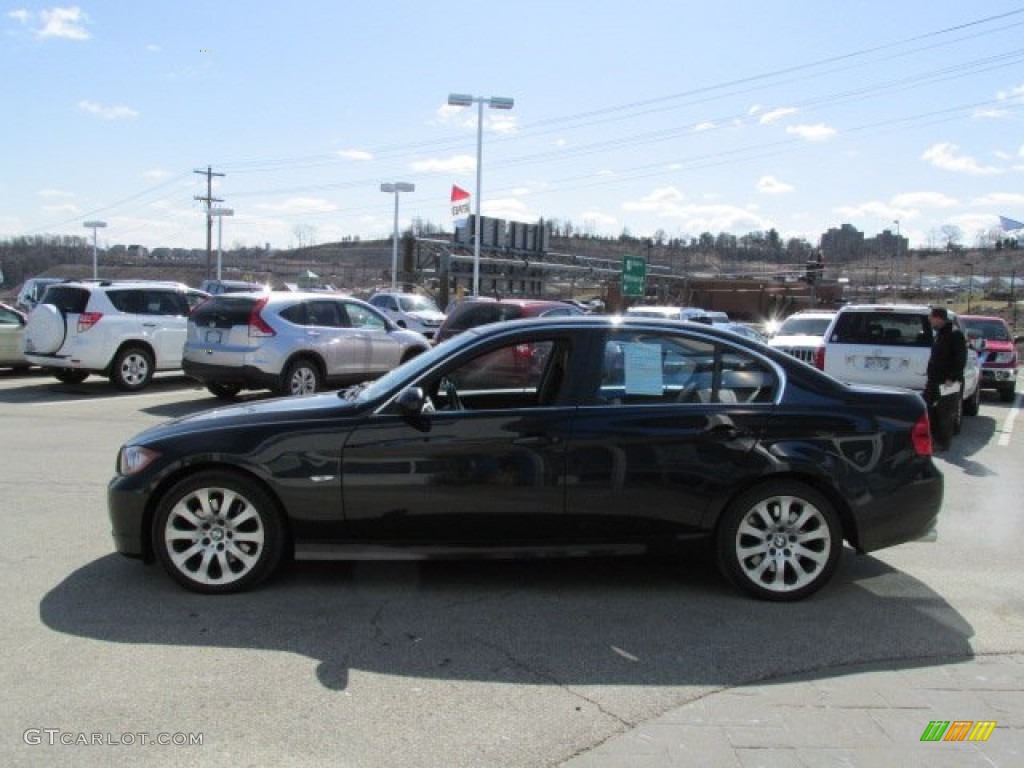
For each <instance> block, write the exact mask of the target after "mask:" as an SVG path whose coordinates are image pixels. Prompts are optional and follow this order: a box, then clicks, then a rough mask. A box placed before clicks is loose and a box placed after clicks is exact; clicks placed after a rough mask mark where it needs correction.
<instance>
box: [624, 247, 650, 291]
mask: <svg viewBox="0 0 1024 768" xmlns="http://www.w3.org/2000/svg"><path fill="white" fill-rule="evenodd" d="M646 279H647V262H646V261H644V258H643V257H642V256H623V257H622V295H623V296H643V295H644V281H645V280H646Z"/></svg>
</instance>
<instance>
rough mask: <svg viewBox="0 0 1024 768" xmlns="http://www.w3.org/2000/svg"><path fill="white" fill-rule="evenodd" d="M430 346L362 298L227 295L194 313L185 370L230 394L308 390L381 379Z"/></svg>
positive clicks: (224, 394)
mask: <svg viewBox="0 0 1024 768" xmlns="http://www.w3.org/2000/svg"><path fill="white" fill-rule="evenodd" d="M428 349H430V342H429V341H427V339H426V338H425V337H424V336H423V335H422V334H419V333H416V332H415V331H410V330H406V329H404V328H399V327H398V326H397V325H396V324H395V323H393V322H392V321H391V320H389V319H388V318H387V317H385V316H384V315H383V314H381V313H380V312H379V311H378V310H377V309H375V308H374V307H372V306H370V305H369V304H367V303H366V302H364V301H359V300H358V299H353V298H348V297H342V296H331V295H327V294H323V293H285V292H280V293H261V294H258V293H225V294H221V295H220V296H214V297H213V298H211V299H210V300H209V301H207V302H205V303H203V304H202V305H201V306H199V307H198V308H197V309H196V311H195V312H193V313H192V316H191V317H189V319H188V338H187V340H186V342H185V351H184V360H183V363H182V367H183V368H184V370H185V375H187V376H190V377H191V378H193V379H196V380H197V381H199V382H201V383H202V384H204V385H205V386H206V388H207V389H209V390H210V392H211V393H212V394H214V395H216V396H217V397H220V398H224V399H228V398H232V397H234V396H235V395H237V394H238V393H239V392H240V391H241V390H243V389H270V390H272V391H274V392H276V393H278V394H282V395H303V394H309V393H312V392H316V391H318V390H320V389H322V388H323V387H325V386H327V385H343V384H350V383H356V382H361V381H365V380H366V379H373V378H376V377H378V376H380V375H381V374H383V373H385V372H387V371H390V370H391V369H392V368H395V367H397V366H398V365H399V364H401V363H404V362H405V361H406V360H409V359H410V358H412V357H415V356H416V355H418V354H419V353H420V352H425V351H426V350H428Z"/></svg>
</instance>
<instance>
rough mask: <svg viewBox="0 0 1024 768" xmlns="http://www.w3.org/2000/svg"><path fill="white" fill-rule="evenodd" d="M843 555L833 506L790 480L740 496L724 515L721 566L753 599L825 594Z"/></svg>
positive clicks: (720, 534) (718, 539)
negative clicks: (823, 590)
mask: <svg viewBox="0 0 1024 768" xmlns="http://www.w3.org/2000/svg"><path fill="white" fill-rule="evenodd" d="M797 547H799V551H798V550H797ZM842 549H843V535H842V528H841V527H840V525H839V518H838V515H837V514H836V511H835V509H834V508H833V507H832V504H831V503H830V502H829V501H828V499H826V498H825V497H824V496H823V495H822V494H821V493H819V492H818V491H816V490H814V489H813V488H811V487H809V486H807V485H804V484H803V483H798V482H793V481H787V480H776V481H771V482H767V483H764V484H762V485H759V486H756V487H754V488H751V489H750V490H748V491H745V492H743V493H742V494H740V495H739V496H738V497H737V498H736V499H734V500H733V502H732V503H731V504H730V505H729V506H728V508H727V509H726V510H725V512H724V513H723V515H722V517H721V519H720V520H719V525H718V532H717V535H716V552H717V557H718V566H719V569H720V570H721V571H722V573H723V574H724V575H725V576H726V578H728V579H729V580H730V581H731V582H733V584H735V585H736V586H737V587H739V588H740V589H742V590H744V591H746V592H748V593H749V594H751V595H753V596H754V597H757V598H760V599H762V600H772V601H778V602H783V601H786V602H788V601H794V600H801V599H803V598H805V597H807V596H808V595H810V594H812V593H814V592H817V591H818V590H819V589H821V588H822V587H823V586H824V585H825V584H826V583H827V582H828V580H829V579H830V578H831V577H832V574H833V573H834V572H835V569H836V567H837V566H838V564H839V555H840V553H841V552H842Z"/></svg>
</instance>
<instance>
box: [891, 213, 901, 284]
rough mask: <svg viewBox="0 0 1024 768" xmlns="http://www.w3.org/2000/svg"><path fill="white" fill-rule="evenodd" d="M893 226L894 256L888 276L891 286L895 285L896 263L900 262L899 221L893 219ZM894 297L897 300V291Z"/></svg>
mask: <svg viewBox="0 0 1024 768" xmlns="http://www.w3.org/2000/svg"><path fill="white" fill-rule="evenodd" d="M893 224H895V225H896V248H895V249H894V254H895V255H894V256H893V259H892V269H891V270H890V271H891V272H892V274H891V275H890V279H889V282H890V283H892V284H893V285H895V282H894V281H895V279H896V262H898V261H899V260H900V220H899V219H895V220H894V221H893ZM895 296H896V298H899V291H898V290H897V292H896V294H895Z"/></svg>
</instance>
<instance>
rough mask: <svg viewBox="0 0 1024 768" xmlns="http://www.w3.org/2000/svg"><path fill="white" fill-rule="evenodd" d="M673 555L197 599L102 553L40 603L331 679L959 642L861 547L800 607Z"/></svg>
mask: <svg viewBox="0 0 1024 768" xmlns="http://www.w3.org/2000/svg"><path fill="white" fill-rule="evenodd" d="M910 546H913V545H910ZM683 559H684V560H685V564H683V565H679V564H677V562H670V561H666V560H657V559H647V558H635V559H619V560H614V559H608V560H568V561H565V560H563V561H556V560H536V561H534V560H531V561H509V562H479V561H478V562H454V563H453V562H419V563H408V562H407V563H396V562H362V563H295V564H292V565H291V566H289V567H288V568H286V569H285V572H284V573H283V574H280V575H279V576H278V577H277V578H276V579H274V580H273V581H271V582H270V583H269V584H268V585H266V586H264V587H263V588H261V589H259V590H257V591H254V592H251V593H247V594H243V595H231V596H224V597H204V596H199V595H194V594H191V593H188V592H186V591H184V590H182V589H180V588H178V587H177V586H176V585H175V584H174V583H173V582H172V581H171V580H170V579H169V578H168V577H167V576H165V575H164V573H163V571H162V570H161V569H160V568H159V567H158V566H149V567H147V566H143V565H141V564H140V563H138V562H135V561H131V560H127V559H125V558H122V557H120V556H119V555H110V556H107V557H103V558H101V559H99V560H96V561H94V562H92V563H90V564H88V565H86V566H85V567H83V568H81V569H79V570H77V571H75V572H74V573H72V574H70V575H69V576H68V577H67V578H66V579H65V580H64V581H63V582H61V583H60V584H58V585H57V586H56V587H55V588H54V589H53V590H52V591H50V592H49V593H48V594H47V595H46V596H45V597H44V599H43V600H42V602H41V604H40V607H39V612H40V616H41V619H42V621H43V622H44V623H45V624H46V626H48V627H49V628H51V629H53V630H55V631H58V632H63V633H66V634H69V635H74V636H78V637H85V638H89V639H95V640H100V641H105V642H112V643H131V644H138V643H146V644H160V645H168V646H174V645H178V646H186V647H209V648H211V649H217V648H244V649H257V650H276V651H288V652H291V653H295V654H300V655H302V656H306V657H308V658H311V659H314V660H316V661H317V662H318V667H317V673H316V674H317V677H318V679H319V681H320V683H321V684H322V685H323V686H325V687H326V688H328V689H332V690H342V689H344V688H345V687H346V686H347V685H348V679H349V673H350V670H366V671H372V672H376V673H381V674H387V675H399V676H403V677H410V678H435V679H440V680H448V679H450V680H465V681H486V682H507V683H525V684H531V685H563V686H586V685H614V686H675V685H711V686H729V685H738V684H744V683H750V682H753V681H758V680H766V679H770V678H774V677H778V676H781V675H789V674H794V673H800V672H812V673H817V674H822V675H825V674H828V670H829V669H834V668H836V667H839V666H844V665H850V664H855V663H861V662H870V661H880V660H889V661H892V660H895V664H896V666H907V667H910V666H921V665H926V664H928V661H927V659H940V658H941V659H944V660H946V661H948V660H949V659H950V658H959V657H966V656H969V655H971V648H970V645H969V642H968V641H969V639H970V638H971V637H972V635H973V634H974V632H973V629H972V627H971V626H970V625H969V624H968V623H967V622H966V621H965V620H964V618H963V617H962V616H961V615H960V614H959V613H957V612H956V611H955V610H954V609H953V608H952V607H951V606H950V605H949V604H948V603H947V602H946V601H945V600H944V599H943V598H942V597H940V596H939V595H938V594H936V593H935V592H933V591H932V590H931V589H929V588H928V587H927V586H925V585H924V584H922V583H921V582H919V581H917V580H915V579H914V578H912V577H911V576H909V575H907V574H905V573H902V572H900V571H896V570H893V569H892V568H890V567H889V566H887V565H885V564H884V563H882V562H881V561H879V560H876V559H874V558H872V557H870V556H857V555H855V554H853V552H852V550H847V551H846V552H844V556H843V561H842V563H841V566H840V568H839V570H838V572H837V574H836V576H835V578H834V580H833V582H832V584H830V585H829V586H828V587H826V588H825V589H824V590H823V591H822V592H821V593H819V594H817V595H815V596H814V597H812V598H811V599H809V600H805V601H803V602H800V603H796V604H771V603H763V602H758V601H755V600H751V599H747V598H744V597H742V596H740V595H739V594H738V593H736V592H734V591H733V590H732V589H731V588H729V587H728V586H727V585H726V584H725V583H724V582H722V581H721V580H720V579H719V578H718V576H717V575H716V573H715V570H714V567H713V563H712V562H711V558H710V557H709V556H708V555H707V554H706V553H705V551H704V550H703V549H702V550H700V551H699V553H695V554H692V555H690V556H689V557H688V558H683ZM901 659H906V660H907V661H905V662H904V661H900V660H901ZM923 659H924V660H925V661H922V660H923ZM832 674H834V673H832Z"/></svg>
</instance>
